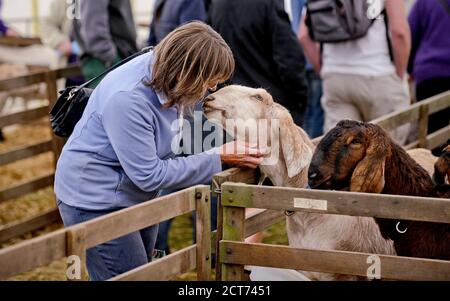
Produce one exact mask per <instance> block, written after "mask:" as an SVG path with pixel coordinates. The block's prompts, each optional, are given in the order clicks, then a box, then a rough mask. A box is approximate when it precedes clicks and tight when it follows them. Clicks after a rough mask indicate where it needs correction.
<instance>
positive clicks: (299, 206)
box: [218, 183, 450, 280]
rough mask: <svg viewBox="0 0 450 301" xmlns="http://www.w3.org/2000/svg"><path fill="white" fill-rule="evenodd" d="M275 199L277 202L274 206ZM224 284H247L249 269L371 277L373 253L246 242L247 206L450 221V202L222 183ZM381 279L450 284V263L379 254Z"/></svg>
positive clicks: (221, 247) (441, 221)
mask: <svg viewBox="0 0 450 301" xmlns="http://www.w3.org/2000/svg"><path fill="white" fill-rule="evenodd" d="M274 200H276V202H274ZM222 206H223V217H222V221H223V222H222V225H223V229H222V231H223V239H222V240H221V241H220V242H219V252H218V253H219V254H220V256H219V258H220V262H221V263H222V280H242V279H243V269H244V265H255V266H268V267H277V268H285V269H297V270H305V271H314V272H324V273H339V274H348V275H356V276H367V270H368V267H369V266H368V264H367V259H368V258H369V257H370V256H371V255H372V254H366V253H358V252H344V251H323V250H312V249H299V248H291V247H287V246H275V245H263V244H250V243H244V242H243V241H244V237H245V235H244V234H245V218H244V215H245V208H264V209H271V210H278V211H284V210H289V211H304V212H314V213H322V214H341V215H352V216H371V217H379V218H389V219H404V220H416V221H429V222H440V223H450V200H447V199H435V198H421V197H408V196H397V195H379V194H365V193H354V192H340V191H339V192H337V191H319V190H309V189H295V188H283V187H265V186H255V185H248V184H242V183H240V184H239V183H224V184H223V185H222ZM378 257H379V258H380V262H381V265H380V276H381V277H382V278H384V279H398V280H450V261H443V260H431V259H419V258H408V257H400V256H386V255H378Z"/></svg>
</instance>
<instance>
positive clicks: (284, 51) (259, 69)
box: [208, 0, 307, 119]
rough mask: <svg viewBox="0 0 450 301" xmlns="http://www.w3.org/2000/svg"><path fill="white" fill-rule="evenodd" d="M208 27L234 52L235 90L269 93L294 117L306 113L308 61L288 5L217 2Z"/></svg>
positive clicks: (270, 0) (259, 0)
mask: <svg viewBox="0 0 450 301" xmlns="http://www.w3.org/2000/svg"><path fill="white" fill-rule="evenodd" d="M208 22H209V23H210V24H211V26H212V27H213V28H214V29H215V30H216V31H217V32H219V33H220V34H221V35H222V37H223V38H224V39H225V41H226V42H227V43H228V45H230V47H231V49H232V51H233V54H234V57H235V60H236V70H235V73H234V77H233V79H232V83H233V84H240V85H245V86H249V87H254V88H265V89H267V90H268V91H269V93H271V94H272V96H273V98H274V100H275V101H277V102H279V103H280V104H282V105H284V106H286V107H287V108H288V109H290V110H291V111H296V112H298V111H303V110H304V109H305V108H306V103H307V85H306V80H305V58H304V55H303V51H302V49H301V47H300V44H299V42H298V40H297V38H296V36H295V34H294V33H293V31H292V29H291V25H290V21H289V17H288V15H287V14H286V12H285V10H284V4H283V0H213V1H212V4H211V6H210V8H209V15H208ZM294 119H295V118H294Z"/></svg>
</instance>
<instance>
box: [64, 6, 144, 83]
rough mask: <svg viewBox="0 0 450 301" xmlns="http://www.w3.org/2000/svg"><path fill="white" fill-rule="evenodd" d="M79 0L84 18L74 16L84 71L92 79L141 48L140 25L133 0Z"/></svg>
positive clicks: (76, 36)
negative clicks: (133, 7) (139, 39)
mask: <svg viewBox="0 0 450 301" xmlns="http://www.w3.org/2000/svg"><path fill="white" fill-rule="evenodd" d="M77 1H79V2H77V3H78V4H77V5H79V9H80V19H79V20H78V19H74V22H73V26H74V34H75V38H76V41H77V42H78V44H79V45H80V48H81V64H82V69H83V74H84V76H85V78H86V80H90V79H92V78H94V77H96V76H97V75H99V74H100V73H102V72H103V71H104V70H105V69H106V68H108V67H111V66H112V65H114V64H115V63H117V62H119V61H120V60H122V59H125V58H127V57H128V56H130V55H132V54H134V53H136V52H137V51H138V47H137V42H136V39H137V34H136V26H135V23H134V18H133V12H132V9H131V4H130V1H129V0H95V1H86V0H77ZM96 84H97V83H94V84H93V86H95V85H96Z"/></svg>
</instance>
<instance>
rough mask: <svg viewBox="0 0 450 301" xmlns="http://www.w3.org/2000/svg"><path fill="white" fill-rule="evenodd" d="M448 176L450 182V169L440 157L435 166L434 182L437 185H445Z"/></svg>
mask: <svg viewBox="0 0 450 301" xmlns="http://www.w3.org/2000/svg"><path fill="white" fill-rule="evenodd" d="M446 176H448V180H449V182H450V168H449V167H448V166H447V164H446V162H445V158H444V157H440V158H439V159H438V160H437V161H436V163H435V164H434V174H433V180H434V182H435V183H436V184H445V177H446Z"/></svg>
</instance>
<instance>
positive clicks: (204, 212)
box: [0, 186, 211, 280]
mask: <svg viewBox="0 0 450 301" xmlns="http://www.w3.org/2000/svg"><path fill="white" fill-rule="evenodd" d="M209 198H210V190H209V187H208V186H196V187H192V188H188V189H185V190H182V191H179V192H176V193H173V194H170V195H167V196H164V197H160V198H157V199H154V200H151V201H148V202H145V203H141V204H139V205H136V206H133V207H130V208H127V209H123V210H120V211H116V212H113V213H111V214H108V215H104V216H102V217H99V218H96V219H93V220H90V221H87V222H84V223H81V224H77V225H75V226H72V227H68V228H65V229H62V230H58V231H55V232H52V233H49V234H46V235H44V236H41V237H37V238H34V239H31V240H27V241H24V242H22V243H19V244H17V245H13V246H11V247H8V248H4V249H1V250H0V279H5V278H8V277H11V276H13V275H16V274H19V273H22V272H26V271H29V270H31V269H34V268H36V267H39V266H43V265H48V264H50V263H51V262H53V261H55V260H59V259H61V258H64V257H67V256H72V255H77V256H79V258H81V259H82V260H84V259H85V252H86V249H88V248H92V247H94V246H96V245H99V244H102V243H105V242H107V241H110V240H112V239H115V238H118V237H121V236H124V235H127V234H129V233H132V232H135V231H138V230H140V229H143V228H147V227H149V226H152V225H155V224H158V223H160V222H162V221H164V220H167V219H170V218H174V217H176V216H179V215H183V214H186V213H189V212H192V211H194V210H196V211H197V221H196V224H197V232H196V238H197V244H196V245H192V246H189V247H187V248H185V249H183V250H180V251H178V252H176V253H173V254H171V255H169V256H167V257H164V258H163V259H162V260H157V261H155V262H151V263H149V264H147V265H144V266H142V267H138V268H136V269H135V270H132V271H129V272H127V273H125V274H123V275H119V276H117V277H115V278H113V279H111V280H163V279H172V278H173V277H175V276H178V275H179V274H180V273H185V272H187V271H190V270H192V269H194V268H196V269H197V277H198V279H199V280H209V279H210V274H211V261H210V260H211V247H210V246H211V231H210V208H209V206H210V201H209ZM162 268H163V270H161V269H162Z"/></svg>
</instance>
